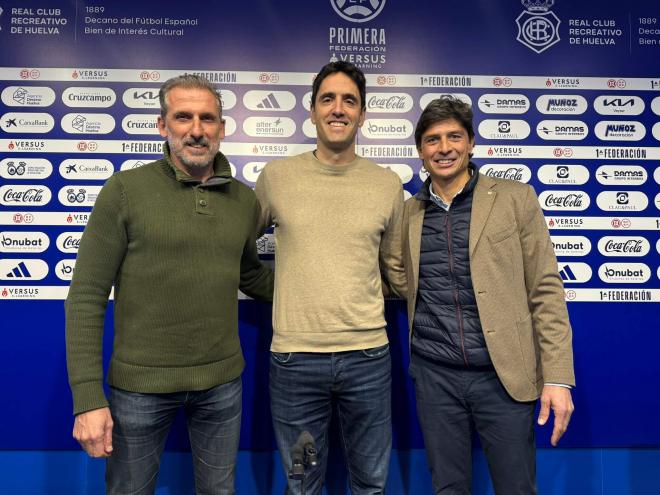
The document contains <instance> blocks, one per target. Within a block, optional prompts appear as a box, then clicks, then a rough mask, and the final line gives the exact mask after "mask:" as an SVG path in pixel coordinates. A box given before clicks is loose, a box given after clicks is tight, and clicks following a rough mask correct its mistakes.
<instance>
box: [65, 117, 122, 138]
mask: <svg viewBox="0 0 660 495" xmlns="http://www.w3.org/2000/svg"><path fill="white" fill-rule="evenodd" d="M61 125H62V129H63V130H64V132H66V133H69V134H108V133H110V132H112V131H113V129H114V128H115V119H114V117H113V116H112V115H110V114H107V113H67V114H66V115H65V116H64V117H62V121H61Z"/></svg>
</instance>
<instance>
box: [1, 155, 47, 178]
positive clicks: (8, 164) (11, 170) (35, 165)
mask: <svg viewBox="0 0 660 495" xmlns="http://www.w3.org/2000/svg"><path fill="white" fill-rule="evenodd" d="M52 173H53V165H52V164H51V163H50V162H49V161H48V160H46V159H45V158H5V159H4V160H1V161H0V177H2V178H4V179H14V180H16V179H18V180H21V179H46V178H48V177H50V174H52Z"/></svg>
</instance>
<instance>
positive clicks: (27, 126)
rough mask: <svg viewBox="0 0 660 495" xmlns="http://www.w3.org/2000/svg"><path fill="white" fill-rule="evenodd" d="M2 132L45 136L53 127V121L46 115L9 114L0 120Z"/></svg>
mask: <svg viewBox="0 0 660 495" xmlns="http://www.w3.org/2000/svg"><path fill="white" fill-rule="evenodd" d="M0 126H1V128H2V130H3V131H4V132H10V133H21V134H45V133H46V132H50V131H51V130H52V129H53V127H55V120H54V119H53V117H52V116H51V115H50V114H48V113H20V112H9V113H6V114H4V115H3V116H2V117H1V118H0Z"/></svg>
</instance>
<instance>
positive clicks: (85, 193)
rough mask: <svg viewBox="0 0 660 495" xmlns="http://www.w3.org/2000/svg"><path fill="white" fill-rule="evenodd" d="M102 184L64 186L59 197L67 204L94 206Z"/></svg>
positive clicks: (61, 201)
mask: <svg viewBox="0 0 660 495" xmlns="http://www.w3.org/2000/svg"><path fill="white" fill-rule="evenodd" d="M100 191H101V186H75V187H71V186H64V187H63V188H62V189H60V191H59V193H58V194H57V199H58V200H59V201H60V203H62V204H63V205H65V206H94V202H95V201H96V197H97V196H98V195H99V192H100Z"/></svg>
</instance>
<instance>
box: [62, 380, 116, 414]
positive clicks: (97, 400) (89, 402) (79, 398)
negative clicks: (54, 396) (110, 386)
mask: <svg viewBox="0 0 660 495" xmlns="http://www.w3.org/2000/svg"><path fill="white" fill-rule="evenodd" d="M71 392H72V393H73V414H80V413H84V412H87V411H91V410H92V409H100V408H102V407H107V406H108V400H107V399H106V398H105V392H104V391H103V382H102V381H98V382H85V383H79V384H77V385H72V386H71Z"/></svg>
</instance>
